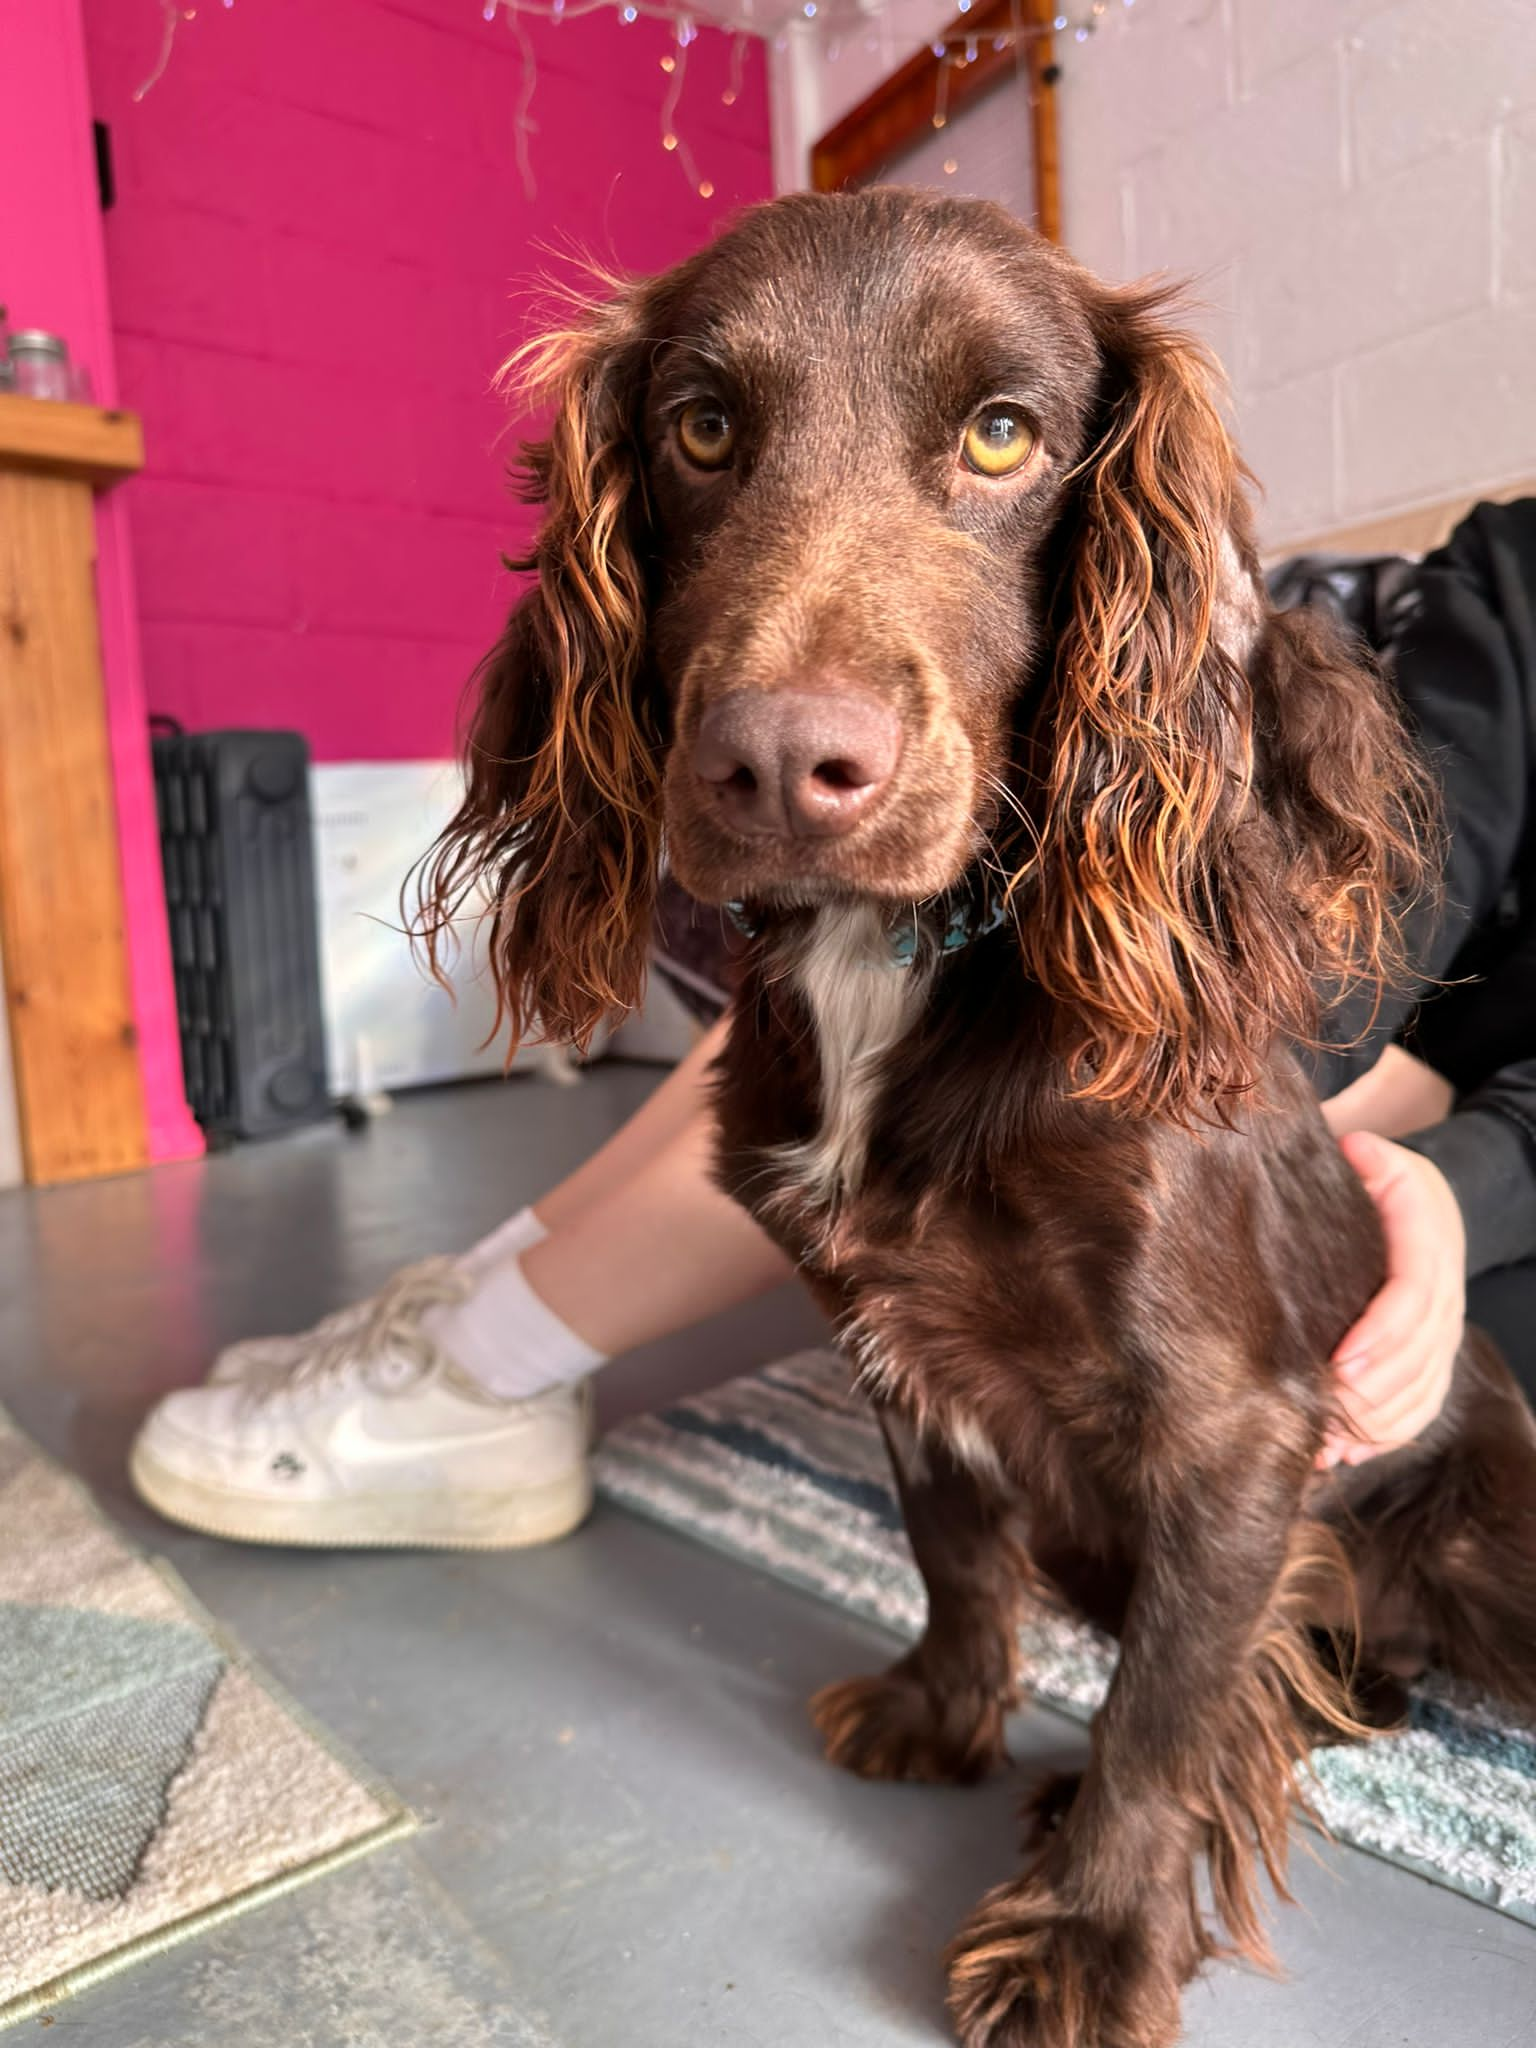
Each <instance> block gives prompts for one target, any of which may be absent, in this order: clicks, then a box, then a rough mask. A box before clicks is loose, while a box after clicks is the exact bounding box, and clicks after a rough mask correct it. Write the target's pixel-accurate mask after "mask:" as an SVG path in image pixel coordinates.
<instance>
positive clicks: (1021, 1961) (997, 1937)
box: [947, 1877, 1179, 2048]
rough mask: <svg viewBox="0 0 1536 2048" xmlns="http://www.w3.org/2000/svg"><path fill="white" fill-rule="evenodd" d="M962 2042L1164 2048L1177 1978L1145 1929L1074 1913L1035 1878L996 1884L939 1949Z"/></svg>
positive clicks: (1006, 2046)
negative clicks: (945, 1951) (944, 1952)
mask: <svg viewBox="0 0 1536 2048" xmlns="http://www.w3.org/2000/svg"><path fill="white" fill-rule="evenodd" d="M947 1963H948V1968H949V2009H950V2013H951V2015H952V2016H953V2018H954V2022H955V2029H956V2031H957V2033H958V2034H959V2036H960V2040H961V2042H962V2043H963V2044H964V2048H1169V2044H1170V2043H1172V2042H1174V2041H1176V2040H1177V2039H1178V2037H1179V1994H1178V1984H1177V1980H1176V1977H1175V1975H1174V1973H1173V1972H1172V1971H1170V1970H1169V1969H1168V1968H1167V1967H1166V1965H1165V1964H1162V1963H1160V1960H1159V1959H1158V1958H1157V1957H1156V1955H1155V1954H1154V1953H1153V1952H1152V1950H1151V1948H1150V1947H1149V1944H1148V1943H1147V1941H1146V1939H1145V1935H1144V1932H1143V1930H1141V1929H1139V1928H1136V1927H1129V1928H1124V1929H1117V1928H1113V1927H1105V1926H1102V1925H1101V1924H1100V1923H1099V1922H1098V1921H1097V1920H1094V1919H1090V1918H1089V1917H1087V1916H1086V1915H1084V1914H1082V1913H1074V1912H1072V1911H1071V1910H1070V1909H1069V1908H1068V1907H1067V1906H1066V1905H1065V1904H1064V1903H1063V1901H1062V1900H1061V1899H1060V1898H1059V1897H1058V1895H1057V1894H1056V1893H1055V1892H1054V1891H1053V1890H1052V1888H1051V1886H1050V1885H1049V1883H1048V1882H1047V1881H1046V1880H1044V1879H1043V1878H1040V1877H1026V1878H1022V1879H1020V1880H1018V1881H1017V1882H1015V1883H1013V1884H1004V1885H999V1886H998V1887H997V1889H996V1890H995V1891H992V1892H989V1893H988V1894H987V1896H986V1897H985V1898H984V1899H983V1900H982V1902H981V1904H980V1906H979V1907H978V1908H977V1909H976V1912H975V1913H974V1914H973V1915H972V1917H971V1919H970V1920H969V1921H968V1922H967V1923H966V1925H965V1926H964V1927H963V1928H962V1929H961V1931H960V1933H959V1934H958V1935H957V1936H956V1938H955V1940H954V1942H953V1943H952V1945H951V1947H950V1950H949V1955H948V1957H947Z"/></svg>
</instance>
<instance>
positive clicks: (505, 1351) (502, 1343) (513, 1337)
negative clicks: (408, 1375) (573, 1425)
mask: <svg viewBox="0 0 1536 2048" xmlns="http://www.w3.org/2000/svg"><path fill="white" fill-rule="evenodd" d="M513 1220H514V1221H515V1220H516V1219H515V1218H514V1219H513ZM507 1228H509V1226H507V1225H503V1229H507ZM547 1235H548V1233H547V1232H546V1231H545V1230H544V1229H543V1227H542V1226H540V1228H539V1237H544V1236H547ZM489 1242H490V1240H489V1239H487V1240H486V1243H487V1244H489ZM537 1242H538V1238H534V1239H533V1240H531V1244H536V1243H537ZM531 1244H530V1246H527V1247H525V1249H530V1248H531ZM483 1248H484V1247H482V1246H480V1245H477V1246H476V1247H475V1250H474V1252H473V1253H471V1254H470V1255H469V1260H468V1261H467V1263H470V1267H471V1272H472V1274H473V1276H474V1280H475V1287H474V1292H473V1293H472V1294H470V1295H469V1296H468V1297H467V1298H466V1299H465V1300H463V1301H461V1302H459V1303H458V1304H457V1305H456V1306H455V1307H453V1308H436V1309H431V1310H429V1311H428V1313H427V1314H426V1315H425V1316H424V1317H423V1318H422V1328H423V1329H424V1330H425V1331H426V1333H427V1335H428V1336H429V1337H431V1338H432V1340H433V1341H434V1343H437V1344H441V1346H442V1347H443V1349H444V1350H445V1351H446V1352H447V1353H448V1356H449V1357H450V1358H451V1359H452V1360H453V1362H454V1364H455V1365H457V1366H459V1367H460V1368H461V1369H462V1370H463V1371H464V1372H467V1373H468V1374H469V1376H470V1378H471V1379H474V1380H478V1382H479V1383H480V1385H481V1386H482V1387H484V1388H485V1390H486V1392H487V1393H490V1394H495V1395H497V1396H498V1397H499V1398H500V1399H501V1400H504V1401H523V1400H526V1399H527V1398H528V1396H529V1395H530V1394H542V1393H543V1392H544V1390H545V1389H546V1388H547V1387H556V1386H565V1385H568V1384H569V1383H570V1382H571V1381H572V1380H579V1379H585V1378H586V1376H587V1374H588V1373H589V1372H595V1371H596V1370H597V1368H598V1367H599V1366H600V1365H602V1364H604V1363H605V1354H604V1353H603V1352H601V1351H594V1350H593V1348H592V1346H591V1345H590V1344H588V1343H587V1342H586V1341H585V1339H584V1338H581V1337H578V1336H577V1334H576V1332H575V1331H574V1330H573V1329H572V1328H571V1327H570V1325H569V1324H568V1323H565V1322H562V1321H561V1319H560V1317H559V1316H557V1315H556V1314H555V1312H554V1310H553V1309H552V1308H551V1307H550V1306H549V1304H548V1303H547V1302H546V1301H543V1300H542V1299H541V1298H540V1297H539V1296H538V1295H537V1294H535V1293H534V1291H533V1288H532V1287H531V1286H530V1285H529V1283H528V1278H527V1275H526V1274H525V1273H524V1272H523V1267H522V1260H521V1259H520V1257H519V1256H518V1255H517V1254H516V1253H515V1252H512V1253H509V1252H505V1251H504V1252H503V1253H502V1255H501V1256H500V1257H499V1258H496V1259H494V1260H486V1261H481V1260H480V1258H479V1257H478V1254H479V1253H480V1252H481V1251H482V1249H483Z"/></svg>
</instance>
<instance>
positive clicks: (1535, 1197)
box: [1319, 499, 1536, 1273]
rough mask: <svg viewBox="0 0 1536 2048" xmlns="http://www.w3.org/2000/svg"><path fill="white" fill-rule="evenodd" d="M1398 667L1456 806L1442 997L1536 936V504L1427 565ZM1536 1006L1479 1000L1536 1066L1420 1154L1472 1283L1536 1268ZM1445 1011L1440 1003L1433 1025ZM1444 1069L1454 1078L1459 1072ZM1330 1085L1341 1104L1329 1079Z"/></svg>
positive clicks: (1504, 984) (1392, 1020)
mask: <svg viewBox="0 0 1536 2048" xmlns="http://www.w3.org/2000/svg"><path fill="white" fill-rule="evenodd" d="M1386 654H1387V659H1388V661H1389V663H1390V665H1391V668H1392V672H1393V675H1394V678H1395V680H1396V683H1397V687H1398V690H1399V692H1400V694H1401V696H1402V698H1403V702H1404V705H1405V707H1406V709H1407V712H1408V715H1409V717H1410V719H1411V720H1412V721H1413V723H1414V725H1415V726H1416V728H1417V731H1418V735H1419V739H1420V742H1421V744H1422V745H1423V746H1424V748H1425V750H1426V752H1427V754H1428V756H1429V759H1430V761H1431V762H1432V764H1433V766H1434V768H1435V770H1436V772H1437V775H1438V777H1439V780H1440V784H1441V788H1442V791H1443V797H1444V807H1445V827H1446V832H1447V837H1448V845H1447V857H1446V864H1445V891H1444V899H1443V904H1442V906H1441V909H1440V912H1439V916H1438V919H1437V920H1436V921H1434V922H1433V924H1432V926H1431V924H1430V921H1429V920H1427V919H1426V918H1425V917H1424V916H1422V915H1421V917H1420V922H1419V931H1418V935H1417V936H1418V939H1419V943H1420V945H1421V947H1422V950H1421V951H1420V953H1419V956H1418V957H1419V958H1420V959H1421V960H1422V961H1423V962H1424V965H1425V967H1426V970H1427V978H1428V979H1429V980H1430V981H1431V982H1433V981H1439V980H1443V979H1445V978H1447V977H1454V976H1455V974H1456V973H1457V972H1458V970H1460V969H1463V968H1464V967H1465V964H1466V962H1465V959H1464V957H1463V956H1464V955H1465V953H1466V952H1467V950H1468V941H1469V939H1472V938H1474V937H1475V935H1476V934H1477V933H1478V932H1479V930H1481V929H1484V928H1486V927H1488V926H1489V925H1490V924H1492V923H1493V922H1495V921H1496V920H1497V919H1498V918H1499V917H1500V916H1501V915H1514V916H1517V917H1518V918H1519V919H1520V920H1521V921H1522V922H1529V921H1532V920H1536V902H1531V901H1525V902H1523V903H1521V902H1519V900H1518V897H1517V896H1516V894H1515V892H1514V888H1513V884H1514V882H1515V880H1516V878H1517V877H1518V875H1519V871H1520V868H1521V867H1522V865H1525V866H1528V865H1529V861H1528V858H1527V859H1526V860H1524V861H1522V854H1523V853H1525V852H1526V848H1527V833H1528V830H1529V813H1530V808H1531V806H1530V792H1531V779H1532V734H1533V731H1536V715H1533V711H1536V499H1525V500H1522V501H1521V502H1520V503H1518V504H1514V505H1480V506H1478V507H1477V509H1476V510H1475V511H1474V512H1472V513H1471V514H1470V515H1469V517H1468V518H1467V519H1466V520H1464V521H1463V522H1462V524H1461V525H1460V526H1459V527H1458V528H1457V529H1456V532H1455V533H1454V534H1453V535H1452V537H1451V539H1450V541H1449V542H1448V543H1447V544H1446V546H1445V547H1443V548H1441V549H1438V550H1437V551H1436V552H1435V553H1434V554H1432V555H1430V556H1428V557H1427V558H1426V560H1425V561H1424V563H1423V564H1422V566H1421V568H1420V570H1419V572H1418V574H1417V575H1416V576H1414V577H1412V578H1410V579H1409V580H1408V582H1407V583H1406V584H1405V586H1404V588H1403V590H1402V592H1401V594H1400V596H1399V598H1398V600H1397V604H1396V607H1395V610H1394V613H1393V615H1392V617H1391V619H1390V621H1389V625H1388V634H1387V648H1386ZM1531 893H1532V892H1531V890H1530V886H1529V878H1528V879H1527V886H1526V894H1527V895H1529V894H1531ZM1511 906H1513V907H1511ZM1527 951H1529V949H1527ZM1533 993H1536V990H1533V987H1532V983H1531V979H1530V976H1529V974H1526V975H1525V976H1524V977H1523V978H1522V976H1521V975H1519V974H1517V973H1514V972H1510V973H1508V974H1506V975H1505V976H1504V977H1503V978H1502V981H1501V979H1500V977H1499V975H1498V974H1497V972H1496V971H1495V973H1494V974H1493V975H1492V976H1491V977H1490V978H1489V979H1488V981H1487V985H1486V986H1485V987H1483V988H1480V989H1479V991H1478V994H1479V998H1480V1001H1481V1007H1482V1010H1483V1012H1484V1014H1485V1017H1486V1012H1487V1010H1488V1007H1489V1005H1490V1004H1492V1005H1496V1006H1497V1005H1502V1006H1503V1009H1504V1011H1505V1012H1506V1013H1507V1014H1506V1015H1505V1016H1504V1017H1503V1018H1502V1019H1501V1020H1500V1021H1501V1024H1502V1028H1503V1037H1504V1040H1505V1042H1506V1043H1509V1042H1510V1041H1511V1040H1513V1041H1514V1046H1515V1049H1517V1050H1518V1051H1519V1052H1520V1053H1521V1054H1522V1055H1524V1054H1527V1053H1528V1054H1529V1055H1530V1056H1529V1057H1519V1058H1517V1059H1515V1060H1514V1061H1513V1063H1511V1064H1507V1065H1504V1066H1502V1067H1501V1068H1500V1069H1499V1070H1497V1071H1495V1072H1494V1073H1493V1074H1492V1075H1491V1077H1486V1078H1485V1077H1481V1076H1480V1077H1479V1078H1478V1079H1477V1081H1476V1083H1475V1085H1472V1086H1471V1087H1469V1089H1468V1091H1467V1092H1466V1093H1465V1094H1464V1095H1462V1096H1461V1097H1460V1099H1459V1100H1458V1103H1457V1106H1456V1109H1455V1111H1454V1113H1453V1114H1452V1115H1451V1116H1450V1117H1449V1118H1447V1120H1446V1121H1445V1122H1444V1123H1443V1124H1440V1125H1437V1126H1436V1127H1435V1128H1434V1129H1433V1130H1429V1131H1425V1132H1422V1133H1421V1134H1420V1135H1419V1136H1417V1137H1415V1138H1413V1139H1411V1140H1409V1143H1410V1144H1411V1145H1412V1146H1413V1147H1414V1149H1415V1150H1416V1151H1419V1152H1422V1153H1423V1154H1424V1155H1425V1157H1426V1158H1429V1159H1432V1160H1433V1161H1434V1162H1435V1164H1436V1165H1437V1166H1439V1167H1440V1168H1441V1170H1442V1171H1443V1172H1444V1174H1445V1176H1446V1178H1447V1180H1448V1181H1449V1182H1450V1184H1451V1187H1452V1189H1453V1190H1454V1192H1455V1194H1456V1197H1457V1200H1458V1202H1459V1203H1460V1205H1461V1210H1462V1215H1463V1217H1464V1219H1465V1222H1466V1227H1467V1268H1468V1271H1469V1273H1480V1272H1483V1271H1486V1270H1487V1269H1488V1268H1489V1267H1491V1266H1498V1265H1506V1264H1509V1263H1511V1262H1513V1261H1515V1260H1517V1259H1524V1258H1531V1257H1536V1005H1533V1003H1532V996H1533ZM1454 995H1455V992H1454V991H1451V992H1449V993H1448V994H1447V996H1446V997H1445V998H1444V999H1443V1000H1444V1002H1445V1005H1446V1008H1445V1017H1446V1020H1447V1022H1446V1027H1445V1029H1444V1030H1443V1031H1442V1032H1441V1034H1440V1038H1441V1044H1442V1046H1443V1048H1444V1049H1445V1050H1446V1051H1447V1052H1451V1051H1452V1050H1453V1049H1454V1043H1455V1035H1456V1030H1457V1025H1456V1023H1455V1018H1456V1015H1457V1012H1456V1010H1455V1008H1454V1006H1453V1005H1454ZM1412 1006H1413V998H1412V996H1411V995H1410V996H1406V997H1401V998H1399V999H1398V1000H1397V1001H1396V1002H1394V1003H1392V1004H1390V1005H1388V1006H1387V1008H1386V1009H1385V1011H1384V1012H1383V1014H1382V1015H1381V1017H1380V1018H1378V1019H1377V1021H1376V1024H1375V1026H1374V1028H1373V1029H1372V1030H1371V1031H1370V1032H1369V1033H1368V1034H1367V1035H1366V1036H1365V1038H1364V1039H1363V1040H1362V1042H1361V1044H1360V1046H1359V1047H1358V1049H1357V1050H1356V1052H1355V1053H1354V1055H1353V1056H1352V1057H1351V1058H1350V1060H1349V1061H1348V1064H1347V1069H1346V1070H1345V1071H1344V1072H1343V1074H1342V1076H1341V1077H1340V1078H1333V1082H1332V1085H1333V1086H1339V1085H1342V1080H1343V1079H1347V1078H1349V1077H1350V1076H1351V1075H1352V1074H1353V1073H1357V1072H1359V1071H1361V1070H1362V1068H1363V1066H1365V1065H1368V1064H1369V1063H1370V1061H1371V1060H1372V1059H1374V1058H1375V1057H1376V1056H1377V1054H1378V1053H1379V1052H1380V1050H1381V1048H1382V1046H1383V1045H1384V1044H1385V1043H1386V1042H1387V1040H1388V1039H1389V1038H1391V1037H1393V1036H1395V1035H1397V1034H1398V1033H1399V1032H1400V1031H1401V1029H1402V1027H1403V1025H1404V1024H1405V1023H1406V1022H1407V1021H1408V1013H1409V1011H1410V1009H1411V1008H1412ZM1435 1007H1436V1006H1435V999H1434V998H1433V997H1431V998H1430V1001H1429V1006H1428V1012H1426V1015H1428V1013H1429V1012H1433V1011H1434V1009H1435ZM1470 1008H1471V1005H1470V1004H1469V1005H1468V1009H1469V1010H1470ZM1431 1021H1433V1020H1432V1019H1431ZM1439 1063H1440V1064H1442V1065H1443V1066H1444V1067H1445V1069H1446V1070H1447V1071H1450V1070H1451V1066H1452V1061H1451V1060H1450V1059H1449V1058H1447V1059H1444V1060H1442V1061H1440V1062H1439ZM1319 1079H1320V1084H1321V1085H1322V1087H1323V1088H1324V1092H1332V1091H1331V1088H1330V1087H1329V1077H1326V1076H1320V1077H1319Z"/></svg>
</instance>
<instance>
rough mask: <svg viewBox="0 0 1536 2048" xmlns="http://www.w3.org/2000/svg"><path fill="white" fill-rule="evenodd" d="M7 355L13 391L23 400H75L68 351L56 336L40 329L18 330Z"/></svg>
mask: <svg viewBox="0 0 1536 2048" xmlns="http://www.w3.org/2000/svg"><path fill="white" fill-rule="evenodd" d="M7 355H8V357H9V361H10V367H11V388H12V390H14V391H17V392H19V393H20V394H21V396H22V397H23V398H62V399H70V398H73V397H74V396H75V373H74V371H73V369H72V368H71V366H70V361H69V349H68V347H67V346H66V344H65V343H64V341H63V340H62V339H61V338H60V336H58V335H57V334H47V333H45V332H44V331H43V329H42V328H41V327H18V328H17V329H16V331H15V332H14V333H13V334H12V336H11V339H10V346H9V349H8V350H7Z"/></svg>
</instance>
